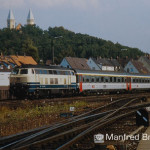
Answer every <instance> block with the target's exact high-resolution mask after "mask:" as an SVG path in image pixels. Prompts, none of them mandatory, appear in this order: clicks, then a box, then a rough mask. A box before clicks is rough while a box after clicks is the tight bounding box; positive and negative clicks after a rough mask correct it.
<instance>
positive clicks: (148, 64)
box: [138, 55, 150, 72]
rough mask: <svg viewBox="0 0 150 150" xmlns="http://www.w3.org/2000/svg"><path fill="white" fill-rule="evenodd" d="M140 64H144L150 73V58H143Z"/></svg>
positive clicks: (140, 59)
mask: <svg viewBox="0 0 150 150" xmlns="http://www.w3.org/2000/svg"><path fill="white" fill-rule="evenodd" d="M138 61H139V62H141V63H142V64H143V66H144V67H145V68H146V69H147V70H148V71H149V72H150V56H149V55H148V56H141V57H140V58H139V59H138Z"/></svg>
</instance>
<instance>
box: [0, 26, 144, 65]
mask: <svg viewBox="0 0 150 150" xmlns="http://www.w3.org/2000/svg"><path fill="white" fill-rule="evenodd" d="M53 51H54V56H55V57H54V60H55V63H56V64H59V63H60V62H61V61H62V59H63V58H64V57H67V56H71V57H81V58H82V57H83V58H89V57H94V58H97V57H102V58H111V57H112V58H117V57H120V58H125V57H128V58H134V59H136V58H138V57H139V56H142V55H144V52H142V51H141V50H140V49H138V48H131V47H128V46H124V45H121V44H119V43H113V42H111V41H107V40H104V39H101V38H97V37H93V36H90V35H87V34H81V33H75V32H72V31H69V30H67V29H65V28H64V27H62V26H61V27H54V28H52V27H49V28H48V29H47V30H43V29H41V28H40V27H38V26H36V25H25V26H22V27H21V29H19V30H16V29H13V30H10V29H8V28H3V29H0V52H1V53H2V54H3V55H26V56H32V57H33V58H34V59H35V60H36V61H37V62H43V63H45V62H46V60H52V59H53Z"/></svg>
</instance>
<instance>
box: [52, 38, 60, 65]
mask: <svg viewBox="0 0 150 150" xmlns="http://www.w3.org/2000/svg"><path fill="white" fill-rule="evenodd" d="M59 38H63V36H57V37H54V39H59ZM54 39H52V43H51V44H52V57H53V58H52V63H53V65H54V63H55V49H54Z"/></svg>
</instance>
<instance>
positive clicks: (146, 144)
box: [137, 127, 150, 150]
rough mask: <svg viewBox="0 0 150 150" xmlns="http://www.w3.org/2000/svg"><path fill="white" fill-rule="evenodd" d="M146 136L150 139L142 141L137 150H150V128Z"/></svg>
mask: <svg viewBox="0 0 150 150" xmlns="http://www.w3.org/2000/svg"><path fill="white" fill-rule="evenodd" d="M144 134H146V135H147V136H149V139H147V140H141V141H140V142H139V144H138V147H137V150H150V127H148V128H147V130H146V131H145V133H144Z"/></svg>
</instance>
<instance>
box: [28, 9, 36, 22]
mask: <svg viewBox="0 0 150 150" xmlns="http://www.w3.org/2000/svg"><path fill="white" fill-rule="evenodd" d="M32 19H33V20H34V16H33V13H32V11H31V9H30V10H29V13H28V17H27V20H32Z"/></svg>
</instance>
